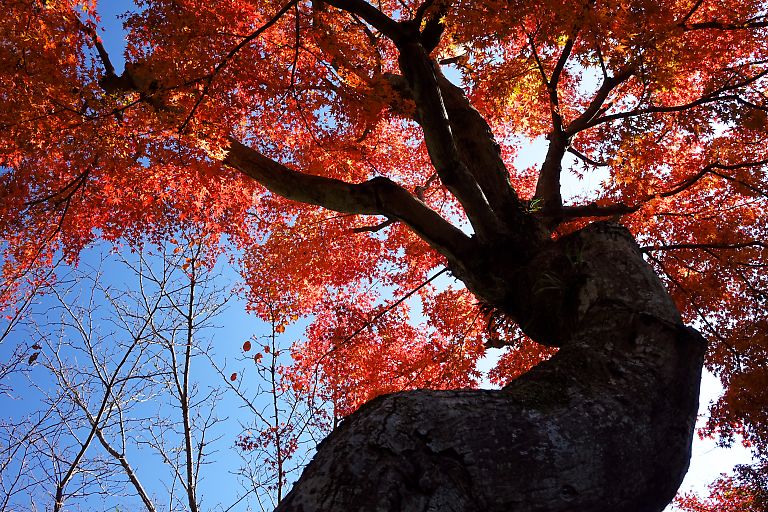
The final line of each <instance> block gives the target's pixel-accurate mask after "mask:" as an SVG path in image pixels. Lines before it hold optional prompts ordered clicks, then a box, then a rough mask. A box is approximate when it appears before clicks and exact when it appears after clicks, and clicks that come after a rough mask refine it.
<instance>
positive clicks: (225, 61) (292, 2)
mask: <svg viewBox="0 0 768 512" xmlns="http://www.w3.org/2000/svg"><path fill="white" fill-rule="evenodd" d="M298 2H299V0H290V1H289V2H288V3H287V4H285V5H284V6H283V7H282V8H281V9H280V10H279V11H277V13H276V14H275V15H274V16H272V17H271V18H270V19H269V20H267V22H266V23H264V24H263V25H262V26H260V27H259V28H257V29H256V30H254V31H253V32H251V33H250V34H248V36H246V37H245V38H243V40H242V41H240V42H239V43H238V44H236V45H235V46H234V47H233V48H232V49H231V50H229V52H227V54H226V55H225V56H224V58H223V59H221V61H220V62H219V63H218V64H217V65H216V67H215V68H213V71H212V72H211V74H210V75H208V79H207V80H206V82H205V84H204V85H203V90H202V91H201V92H200V96H199V97H198V98H197V101H196V102H195V104H194V105H193V106H192V109H191V110H190V111H189V114H188V115H187V118H186V119H184V122H183V123H181V126H180V127H179V132H184V129H185V128H186V127H187V125H188V124H189V122H190V121H191V120H192V118H193V117H194V115H195V112H196V111H197V109H198V107H199V106H200V104H201V103H202V102H203V99H204V98H205V97H206V95H207V94H208V90H209V89H210V88H211V84H212V83H213V79H214V78H216V75H218V74H219V72H221V70H222V69H224V67H225V66H226V65H227V64H229V61H230V60H232V58H233V57H234V56H235V55H237V53H238V52H239V51H240V50H242V49H243V48H245V47H246V46H248V45H249V44H251V43H252V42H253V40H254V39H256V38H257V37H259V36H260V35H261V34H263V33H264V32H265V31H266V30H267V29H269V27H271V26H272V25H274V24H275V23H277V22H278V20H279V19H280V18H282V17H283V15H284V14H285V13H286V12H288V11H289V10H290V9H291V7H293V6H294V5H296V4H298Z"/></svg>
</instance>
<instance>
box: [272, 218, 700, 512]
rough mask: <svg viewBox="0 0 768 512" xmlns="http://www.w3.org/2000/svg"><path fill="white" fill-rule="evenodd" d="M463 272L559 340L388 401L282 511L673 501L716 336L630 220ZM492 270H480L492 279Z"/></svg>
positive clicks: (646, 506) (344, 433)
mask: <svg viewBox="0 0 768 512" xmlns="http://www.w3.org/2000/svg"><path fill="white" fill-rule="evenodd" d="M505 260H506V261H509V260H513V261H514V258H505V255H504V254H502V253H499V251H498V250H497V251H496V253H494V254H490V255H486V256H485V257H484V258H480V257H478V259H477V261H475V262H467V263H466V265H465V266H464V267H463V268H462V269H458V270H457V275H459V277H461V278H463V279H464V280H465V283H466V284H467V285H468V287H469V288H470V289H471V290H472V291H473V292H474V293H475V294H476V295H477V296H478V297H479V298H480V299H481V300H484V301H486V302H488V303H489V304H491V305H492V306H494V307H497V308H498V309H500V310H502V311H504V312H506V313H507V314H509V315H510V316H512V317H513V318H514V319H515V320H516V321H517V322H518V323H519V325H521V327H522V328H523V329H524V330H525V331H526V332H527V333H528V334H529V335H531V336H533V337H534V339H537V340H540V341H543V342H545V343H547V344H550V345H556V346H559V347H560V350H559V351H558V353H557V354H556V355H555V356H554V357H553V358H552V359H550V360H549V361H546V362H544V363H541V364H540V365H538V366H536V367H535V368H534V369H532V370H531V371H530V372H528V373H527V374H525V375H523V376H522V377H520V378H518V379H516V380H515V381H513V382H511V383H510V384H509V385H507V386H506V387H505V388H504V389H502V390H496V391H487V390H454V391H431V390H416V391H409V392H402V393H395V394H391V395H385V396H381V397H379V398H377V399H375V400H372V401H371V402H369V403H368V404H366V405H364V406H363V407H361V408H360V409H359V410H358V411H357V412H356V413H354V414H352V415H351V416H349V417H348V418H347V419H346V420H344V422H343V423H342V424H341V426H340V427H339V428H338V429H337V430H336V431H334V432H333V433H332V434H331V435H330V436H329V437H328V438H327V439H326V440H325V441H323V442H322V443H321V444H320V446H319V447H318V452H317V454H316V456H315V458H314V460H313V461H312V462H311V463H310V464H309V466H307V468H306V470H305V471H304V474H303V475H302V476H301V478H300V479H299V481H298V482H297V483H296V485H295V486H294V488H293V490H292V491H291V492H290V494H289V495H288V496H286V499H285V500H284V501H283V502H282V503H281V504H280V505H279V506H278V508H277V511H279V512H287V511H294V512H310V511H341V510H343V511H409V512H410V511H413V512H416V511H462V512H468V511H478V512H479V511H499V512H501V511H504V512H508V511H515V512H518V511H547V512H553V511H580V512H590V511H595V512H596V511H606V512H608V511H611V512H613V511H617V510H621V511H624V512H632V511H637V512H641V511H642V512H650V511H661V510H662V509H663V508H664V507H665V506H666V505H667V504H668V503H669V501H671V499H672V497H673V496H674V494H675V492H676V490H677V488H678V486H679V485H680V482H681V481H682V479H683V476H684V475H685V472H686V471H687V468H688V461H689V459H690V449H691V441H692V436H693V430H694V425H695V420H696V412H697V408H698V392H699V381H700V377H701V367H702V363H703V356H704V351H705V347H706V344H705V341H704V340H703V338H702V337H701V336H700V335H699V334H698V333H697V332H696V331H695V330H693V329H690V328H688V327H685V326H684V325H683V324H682V322H681V320H680V316H679V314H678V312H677V310H676V308H675V306H674V304H673V303H672V301H671V299H670V298H669V296H668V295H667V292H666V290H665V289H664V287H663V285H662V283H661V282H660V280H659V279H658V278H657V277H656V275H655V274H654V273H653V271H652V269H651V268H650V267H649V266H648V264H647V263H646V262H645V261H644V260H643V258H642V255H641V253H640V251H639V249H638V247H637V245H636V244H635V242H634V240H633V239H632V237H631V235H629V233H628V232H627V231H626V230H625V229H623V228H621V227H620V226H617V225H613V224H607V223H600V224H593V225H590V226H589V227H587V228H585V229H583V230H582V231H580V232H577V233H575V234H572V235H569V236H566V237H562V238H560V239H559V240H558V241H556V242H551V243H549V244H546V246H545V247H544V248H542V249H541V250H540V251H539V253H538V254H537V255H535V256H534V257H532V258H531V259H530V260H529V261H528V262H527V263H526V264H525V265H522V266H521V265H517V266H514V265H511V266H509V268H505V267H504V265H503V261H505ZM484 272H485V273H486V275H483V273H484Z"/></svg>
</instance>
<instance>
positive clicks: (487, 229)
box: [398, 42, 502, 240]
mask: <svg viewBox="0 0 768 512" xmlns="http://www.w3.org/2000/svg"><path fill="white" fill-rule="evenodd" d="M399 50H400V57H399V59H398V61H399V64H400V69H401V70H402V72H403V75H404V76H405V78H406V80H407V81H408V86H409V87H410V90H411V92H412V93H413V99H414V101H415V102H416V110H417V114H418V116H419V123H420V124H421V127H422V130H423V131H424V140H425V142H426V145H427V151H428V152H429V156H430V158H431V160H432V164H433V165H434V166H435V170H436V171H437V174H438V176H439V177H440V181H442V182H443V184H444V185H445V186H446V187H447V188H448V190H450V191H451V193H452V194H453V195H454V196H456V198H457V199H458V200H459V202H460V203H461V205H462V206H463V208H464V210H465V211H466V213H467V217H469V220H470V222H471V223H472V227H473V228H474V230H475V233H476V234H477V235H478V237H479V238H481V239H483V240H488V239H492V238H493V237H494V236H495V235H496V234H498V233H499V232H501V231H502V229H501V225H500V222H499V220H498V219H497V217H496V216H495V215H494V212H493V210H492V209H491V207H490V205H489V203H488V200H487V199H486V197H485V194H484V193H483V190H482V189H481V188H480V186H479V185H478V183H477V181H476V180H475V178H474V177H473V176H472V174H471V173H470V172H469V170H468V169H467V166H466V165H465V164H464V162H463V161H462V159H461V157H460V156H459V151H458V149H457V147H456V142H455V140H454V136H453V131H452V129H451V125H450V121H449V119H448V114H447V112H446V109H445V105H444V103H443V98H442V94H441V92H440V87H439V85H438V81H437V75H436V72H435V69H434V63H433V61H432V59H431V58H430V57H429V55H427V53H426V51H425V50H424V48H423V47H422V46H421V45H420V44H419V43H417V42H409V43H406V44H401V45H399Z"/></svg>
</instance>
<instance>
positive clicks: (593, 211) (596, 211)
mask: <svg viewBox="0 0 768 512" xmlns="http://www.w3.org/2000/svg"><path fill="white" fill-rule="evenodd" d="M761 165H768V159H767V160H756V161H753V162H741V163H738V164H721V163H719V162H714V163H711V164H709V165H706V166H705V167H703V168H702V169H701V170H700V171H699V172H697V173H696V174H694V175H693V176H691V177H690V178H686V179H684V180H682V181H680V182H679V183H677V184H676V185H674V186H672V188H670V189H669V190H665V191H662V192H656V193H653V194H648V195H646V196H644V197H642V198H641V199H639V200H638V201H637V203H635V204H634V205H626V204H623V203H616V204H612V205H604V206H601V205H597V204H595V203H590V204H586V205H579V206H566V207H563V209H562V211H561V215H562V216H563V217H568V218H575V217H607V216H613V215H627V214H630V213H634V212H636V211H638V210H639V209H640V208H642V206H643V205H644V204H646V203H648V202H649V201H652V200H653V199H659V198H664V197H671V196H674V195H677V194H679V193H681V192H684V191H685V190H688V189H689V188H690V187H692V186H693V185H695V184H696V182H698V181H699V180H700V179H701V178H703V177H704V176H706V175H707V174H713V175H715V176H717V177H719V178H722V179H724V180H727V181H731V182H734V183H738V184H739V185H741V186H743V187H745V188H747V189H749V190H751V191H752V192H755V193H756V194H759V195H762V196H765V197H768V192H767V191H765V190H761V189H759V188H757V187H755V186H753V185H750V184H749V183H747V182H745V181H743V180H739V179H737V178H734V177H733V176H728V175H727V174H724V173H722V172H718V171H716V170H715V169H720V170H731V171H735V170H739V169H745V168H749V167H758V166H761Z"/></svg>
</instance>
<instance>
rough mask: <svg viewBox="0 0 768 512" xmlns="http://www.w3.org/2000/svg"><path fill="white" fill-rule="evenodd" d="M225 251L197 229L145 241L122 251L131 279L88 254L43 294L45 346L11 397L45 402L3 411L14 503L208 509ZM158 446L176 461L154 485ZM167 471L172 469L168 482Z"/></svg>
mask: <svg viewBox="0 0 768 512" xmlns="http://www.w3.org/2000/svg"><path fill="white" fill-rule="evenodd" d="M213 262H214V258H212V257H209V255H206V254H205V253H204V249H203V248H202V245H201V244H200V243H196V242H195V241H194V239H193V238H192V237H188V238H187V240H186V241H185V243H184V244H180V245H176V246H175V247H174V245H173V244H166V245H165V246H163V247H161V248H160V251H159V254H158V253H157V251H155V252H154V253H153V251H150V250H145V249H142V250H139V251H138V252H137V253H136V254H135V257H134V258H133V259H127V258H121V261H120V262H119V265H120V267H121V268H123V269H128V270H129V271H130V272H128V275H129V276H131V277H132V278H133V280H134V281H135V283H133V284H132V286H130V287H125V289H122V290H121V289H120V287H118V286H115V284H114V283H109V282H108V281H109V280H107V279H104V272H103V269H100V268H93V267H90V266H88V265H83V266H82V267H81V268H80V269H75V270H72V271H71V272H70V273H69V274H68V275H67V276H66V277H65V278H63V279H60V280H59V282H58V284H57V285H56V286H54V287H52V288H51V290H49V292H50V293H49V294H48V296H47V298H46V299H45V301H44V302H40V303H38V304H37V305H36V306H37V307H36V309H37V310H38V313H39V312H40V311H43V312H44V314H43V315H32V317H31V318H28V319H25V321H24V327H25V331H26V334H27V335H29V336H31V337H32V339H33V340H34V347H36V348H37V350H38V351H37V352H36V353H37V356H36V357H35V358H34V359H29V360H25V361H22V363H23V366H24V370H25V371H24V372H23V373H24V376H25V377H26V387H25V388H24V389H17V390H16V393H13V394H12V395H13V396H10V397H9V398H17V400H16V402H21V401H24V402H26V401H30V402H33V401H34V399H35V398H36V399H37V401H36V402H35V403H36V408H35V407H33V408H32V409H31V410H30V411H29V412H24V411H23V409H24V408H23V407H19V406H18V403H17V404H16V406H15V407H14V409H15V410H16V411H17V412H18V413H17V414H15V415H11V417H9V418H3V419H2V420H0V492H1V493H2V495H0V503H2V508H3V509H4V510H16V509H18V510H22V509H25V510H34V509H36V508H37V507H39V506H42V505H43V504H45V503H47V504H49V505H44V506H45V508H46V509H48V508H51V509H53V510H54V511H59V510H64V508H65V505H66V508H67V509H73V508H84V509H88V510H95V509H97V508H99V506H100V505H101V506H103V507H104V508H105V509H106V508H111V507H114V506H115V505H116V504H117V505H119V504H121V503H125V504H126V505H130V506H131V507H132V508H135V507H136V506H139V505H140V506H141V507H142V508H143V509H145V510H147V511H149V512H155V511H157V510H192V511H197V510H199V509H200V504H201V500H202V498H201V496H200V494H199V492H198V483H199V481H200V479H201V477H202V474H201V469H202V467H203V465H204V464H205V462H206V459H207V458H208V457H209V455H211V453H212V450H213V447H214V446H215V445H216V441H218V439H217V437H216V436H214V435H212V434H211V430H212V429H213V428H214V427H215V426H216V425H217V424H218V423H219V422H220V419H219V418H218V416H217V412H216V407H215V405H216V403H217V402H218V401H219V399H220V397H221V393H222V390H221V389H220V387H217V386H211V385H203V384H201V379H200V378H198V377H196V376H195V363H196V362H197V361H198V359H200V357H201V355H202V354H206V353H207V352H208V351H209V349H210V345H209V343H208V344H206V343H205V341H204V333H205V331H206V329H209V328H210V327H212V324H211V321H212V320H213V319H214V318H215V317H216V316H217V315H218V314H219V313H221V311H222V310H223V308H224V306H225V305H226V303H227V301H228V299H229V293H228V292H227V288H226V286H222V285H217V284H214V280H215V278H216V273H215V272H213V271H212V266H213ZM17 323H18V322H17ZM13 327H14V326H8V328H7V329H8V331H9V332H10V330H11V329H12V328H13ZM19 346H21V345H19ZM17 359H18V358H17ZM200 362H201V363H203V365H202V367H201V368H202V369H205V368H207V367H208V364H207V359H205V358H203V359H200ZM22 363H18V362H17V363H15V364H16V366H17V367H18V366H20V365H22ZM14 385H15V386H16V387H19V382H18V379H17V381H16V382H15V383H14ZM148 457H149V458H151V459H153V460H155V461H160V463H161V464H162V465H164V466H165V468H166V471H165V473H158V471H157V470H156V469H153V470H152V475H151V478H152V480H154V482H153V484H152V485H151V486H150V487H148V486H147V484H146V483H145V481H146V475H143V474H142V472H141V471H140V470H139V469H138V465H137V464H136V463H135V461H136V460H141V461H142V462H144V461H146V460H147V458H148ZM143 465H144V466H145V467H146V464H143ZM158 474H161V475H167V476H161V477H160V478H159V482H160V483H161V485H160V486H158V485H156V483H157V481H158V476H157V475H158ZM100 497H109V498H110V499H109V500H95V498H100Z"/></svg>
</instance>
